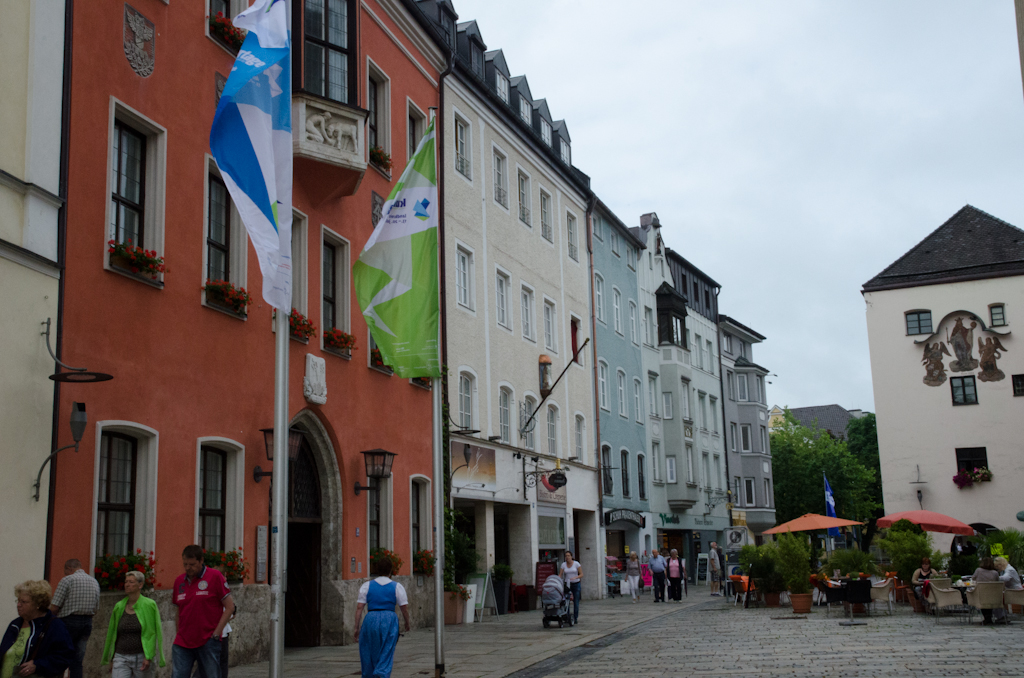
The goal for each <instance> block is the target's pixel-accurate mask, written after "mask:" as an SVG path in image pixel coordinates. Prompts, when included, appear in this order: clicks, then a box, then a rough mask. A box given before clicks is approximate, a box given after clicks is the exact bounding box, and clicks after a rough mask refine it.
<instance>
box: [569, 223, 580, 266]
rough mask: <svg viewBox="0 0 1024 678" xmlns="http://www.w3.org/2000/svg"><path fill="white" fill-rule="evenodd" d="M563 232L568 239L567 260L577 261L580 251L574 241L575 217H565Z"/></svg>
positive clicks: (575, 240)
mask: <svg viewBox="0 0 1024 678" xmlns="http://www.w3.org/2000/svg"><path fill="white" fill-rule="evenodd" d="M565 232H566V233H567V234H568V237H569V258H570V259H572V260H573V261H579V260H580V250H579V245H578V243H577V239H576V217H574V216H573V215H571V214H566V215H565Z"/></svg>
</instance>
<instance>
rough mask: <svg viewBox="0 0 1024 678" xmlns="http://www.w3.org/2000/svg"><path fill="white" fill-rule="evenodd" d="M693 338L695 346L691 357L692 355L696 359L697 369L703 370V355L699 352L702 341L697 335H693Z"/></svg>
mask: <svg viewBox="0 0 1024 678" xmlns="http://www.w3.org/2000/svg"><path fill="white" fill-rule="evenodd" d="M693 336H694V337H695V338H696V341H697V343H696V345H695V346H694V351H693V355H694V357H695V358H697V368H698V369H701V370H703V369H704V354H703V353H702V352H701V345H702V341H703V340H702V339H701V336H700V335H699V334H694V335H693ZM687 343H689V342H687Z"/></svg>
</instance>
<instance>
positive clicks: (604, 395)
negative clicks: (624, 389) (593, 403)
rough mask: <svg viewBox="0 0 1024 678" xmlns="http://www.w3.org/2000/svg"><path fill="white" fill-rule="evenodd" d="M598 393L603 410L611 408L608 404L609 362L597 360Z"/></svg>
mask: <svg viewBox="0 0 1024 678" xmlns="http://www.w3.org/2000/svg"><path fill="white" fill-rule="evenodd" d="M597 395H598V402H599V403H600V405H601V409H602V410H610V409H611V408H610V407H609V405H608V363H606V362H605V361H603V360H599V361H597Z"/></svg>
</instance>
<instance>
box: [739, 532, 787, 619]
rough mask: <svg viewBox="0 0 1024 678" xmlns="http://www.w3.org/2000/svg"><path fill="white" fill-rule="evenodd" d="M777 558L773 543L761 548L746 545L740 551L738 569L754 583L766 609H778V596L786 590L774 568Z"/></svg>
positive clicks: (776, 549)
mask: <svg viewBox="0 0 1024 678" xmlns="http://www.w3.org/2000/svg"><path fill="white" fill-rule="evenodd" d="M777 557H778V547H777V546H776V545H775V543H774V542H768V543H767V544H762V545H761V546H754V545H753V544H748V545H747V546H744V547H743V548H742V549H741V550H740V556H739V562H740V568H742V570H743V572H745V573H746V574H747V576H748V577H750V580H751V581H752V582H754V587H755V589H756V590H759V591H760V592H761V595H762V596H763V597H764V602H765V605H767V606H768V607H778V606H779V597H780V594H781V593H782V592H783V591H785V590H786V582H785V580H784V579H783V578H782V575H781V574H779V572H778V571H777V570H776V567H775V565H776V559H777Z"/></svg>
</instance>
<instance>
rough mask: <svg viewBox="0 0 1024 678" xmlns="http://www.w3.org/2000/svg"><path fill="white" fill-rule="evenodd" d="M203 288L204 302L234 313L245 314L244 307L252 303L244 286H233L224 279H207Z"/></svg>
mask: <svg viewBox="0 0 1024 678" xmlns="http://www.w3.org/2000/svg"><path fill="white" fill-rule="evenodd" d="M203 289H204V290H205V291H206V303H208V304H211V305H213V306H219V307H221V308H224V309H227V310H229V311H231V312H232V313H234V314H235V315H245V310H246V308H247V307H248V306H249V304H251V303H252V297H251V296H249V293H248V292H246V291H245V288H244V287H235V286H234V285H233V284H231V283H229V282H228V281H226V280H207V281H206V284H205V285H203Z"/></svg>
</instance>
